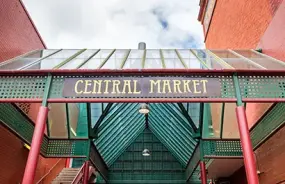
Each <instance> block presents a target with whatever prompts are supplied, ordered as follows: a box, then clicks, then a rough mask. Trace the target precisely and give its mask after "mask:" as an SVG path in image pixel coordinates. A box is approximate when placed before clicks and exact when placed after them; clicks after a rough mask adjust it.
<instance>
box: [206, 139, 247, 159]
mask: <svg viewBox="0 0 285 184" xmlns="http://www.w3.org/2000/svg"><path fill="white" fill-rule="evenodd" d="M201 143H202V144H201V146H202V149H203V156H204V158H215V157H242V148H241V144H240V140H238V139H237V140H230V139H229V140H222V139H221V140H211V139H207V140H202V142H201Z"/></svg>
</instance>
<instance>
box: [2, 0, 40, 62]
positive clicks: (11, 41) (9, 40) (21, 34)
mask: <svg viewBox="0 0 285 184" xmlns="http://www.w3.org/2000/svg"><path fill="white" fill-rule="evenodd" d="M0 17H1V19H0V62H2V61H5V60H8V59H10V58H13V57H15V56H18V55H21V54H23V53H26V52H29V51H31V50H35V49H40V48H44V47H45V46H44V43H43V41H42V40H41V38H40V36H39V34H38V32H37V30H36V29H35V27H34V25H33V23H32V22H31V19H30V18H29V15H28V14H27V12H26V10H25V8H24V7H23V6H22V3H21V2H20V1H19V0H9V1H0Z"/></svg>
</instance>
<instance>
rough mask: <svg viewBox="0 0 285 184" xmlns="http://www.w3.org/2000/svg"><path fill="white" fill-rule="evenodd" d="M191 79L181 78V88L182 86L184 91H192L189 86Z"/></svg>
mask: <svg viewBox="0 0 285 184" xmlns="http://www.w3.org/2000/svg"><path fill="white" fill-rule="evenodd" d="M190 82H191V80H183V88H184V93H192V91H191V90H190V87H189V83H190Z"/></svg>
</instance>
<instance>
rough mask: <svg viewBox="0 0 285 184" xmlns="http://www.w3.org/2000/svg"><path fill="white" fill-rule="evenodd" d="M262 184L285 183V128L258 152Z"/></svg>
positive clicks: (258, 165)
mask: <svg viewBox="0 0 285 184" xmlns="http://www.w3.org/2000/svg"><path fill="white" fill-rule="evenodd" d="M256 158H257V167H258V170H259V171H260V172H261V174H260V176H259V178H260V179H259V180H260V184H273V183H278V184H279V182H281V181H283V183H285V167H284V163H285V127H283V128H282V129H281V130H279V131H278V132H277V133H276V134H274V135H273V136H272V137H271V138H270V139H268V140H267V141H266V142H265V143H264V144H263V145H261V147H259V148H258V149H257V150H256Z"/></svg>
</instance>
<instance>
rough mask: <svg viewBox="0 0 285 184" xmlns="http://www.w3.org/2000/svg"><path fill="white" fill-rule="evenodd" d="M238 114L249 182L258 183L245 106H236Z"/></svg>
mask: <svg viewBox="0 0 285 184" xmlns="http://www.w3.org/2000/svg"><path fill="white" fill-rule="evenodd" d="M236 115H237V120H238V128H239V134H240V140H241V146H242V151H243V160H244V166H245V171H246V177H247V181H248V183H249V184H258V183H259V182H258V176H257V170H256V164H255V158H254V153H253V148H252V144H251V139H250V134H249V129H248V124H247V119H246V114H245V108H244V107H243V106H238V107H237V108H236Z"/></svg>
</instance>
